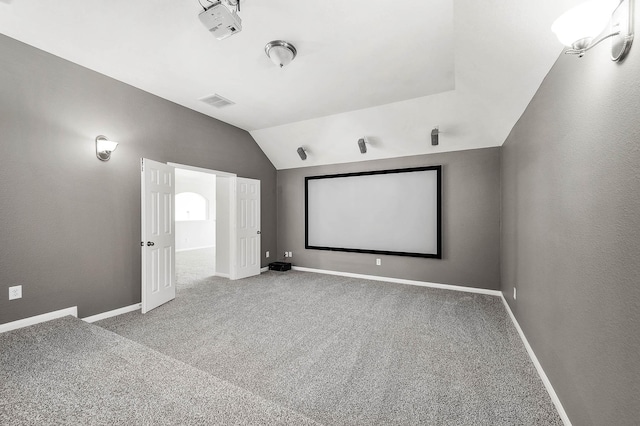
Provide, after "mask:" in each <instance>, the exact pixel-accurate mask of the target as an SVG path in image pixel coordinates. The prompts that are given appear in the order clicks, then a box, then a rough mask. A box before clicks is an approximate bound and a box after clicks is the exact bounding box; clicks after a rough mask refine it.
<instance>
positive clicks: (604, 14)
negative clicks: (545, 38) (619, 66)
mask: <svg viewBox="0 0 640 426" xmlns="http://www.w3.org/2000/svg"><path fill="white" fill-rule="evenodd" d="M632 1H633V0H622V1H620V0H590V1H587V2H586V3H582V4H580V5H578V6H576V7H574V8H573V9H570V10H568V11H566V12H565V13H563V14H562V15H561V16H560V17H559V18H558V19H556V20H555V22H554V23H553V25H552V26H551V31H553V32H554V33H555V35H556V36H557V37H558V40H560V42H561V43H562V44H564V45H565V46H568V47H569V49H567V50H566V51H565V52H564V53H568V54H573V55H578V56H579V57H582V56H583V55H584V54H585V52H586V51H587V50H589V49H591V48H593V47H594V46H596V45H597V44H599V43H600V42H601V41H603V40H605V39H608V38H611V60H612V61H616V62H618V61H621V60H622V59H624V57H625V56H626V54H627V52H628V51H629V48H630V47H631V42H632V41H633V21H632V19H633V10H632V4H631V2H632ZM616 6H617V7H616ZM612 11H613V13H612ZM609 22H610V23H611V30H610V31H609V34H606V35H604V36H602V37H600V38H598V39H596V37H598V35H600V34H601V33H602V32H603V30H604V29H605V27H606V26H607V24H608V23H609Z"/></svg>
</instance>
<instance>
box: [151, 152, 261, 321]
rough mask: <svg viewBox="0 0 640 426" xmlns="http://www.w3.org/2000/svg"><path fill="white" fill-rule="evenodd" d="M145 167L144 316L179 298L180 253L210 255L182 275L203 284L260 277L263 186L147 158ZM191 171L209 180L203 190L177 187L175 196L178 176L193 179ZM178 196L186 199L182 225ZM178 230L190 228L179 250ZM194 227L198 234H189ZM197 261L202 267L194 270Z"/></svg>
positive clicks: (184, 185)
mask: <svg viewBox="0 0 640 426" xmlns="http://www.w3.org/2000/svg"><path fill="white" fill-rule="evenodd" d="M140 166H141V167H140V171H141V181H140V182H141V191H140V192H141V228H142V229H141V230H142V232H141V240H140V241H141V244H140V245H141V257H142V302H141V304H142V313H143V314H144V313H146V312H149V311H150V310H152V309H155V308H157V307H158V306H160V305H162V304H164V303H167V302H168V301H170V300H173V299H174V298H175V297H176V276H177V274H176V252H177V250H181V251H182V252H186V251H195V250H200V249H207V250H209V251H208V252H202V253H201V256H196V257H198V258H200V260H198V259H191V260H186V261H185V262H183V263H184V264H183V265H182V266H186V269H182V271H181V272H180V274H182V275H183V276H184V274H185V271H186V274H194V275H195V277H194V278H195V280H199V282H202V279H205V280H206V279H207V278H210V277H211V276H212V275H215V276H219V277H224V278H229V279H231V280H237V279H241V278H246V277H250V276H254V275H258V274H260V269H261V268H260V227H259V226H260V181H259V180H256V179H248V178H242V177H238V176H237V175H235V174H233V173H226V172H219V171H214V170H209V169H203V168H199V167H193V166H187V165H183V164H177V163H161V162H158V161H154V160H150V159H147V158H142V159H141V161H140ZM186 171H190V172H198V173H202V174H205V175H208V176H209V178H210V179H209V180H208V181H207V182H208V183H204V184H202V185H200V184H198V185H200V186H197V185H196V186H193V185H195V184H193V185H192V186H191V187H189V186H188V185H187V184H184V182H181V183H178V185H180V188H179V189H178V190H177V191H176V182H175V177H176V173H177V174H179V175H181V176H182V175H184V176H189V175H190V174H188V173H183V172H186ZM191 176H196V175H193V174H191ZM211 178H213V179H211ZM179 179H180V178H179ZM176 194H181V195H180V204H179V205H178V206H177V209H178V218H179V219H180V220H177V221H176V203H175V198H176ZM182 225H184V226H182ZM177 227H181V228H187V229H186V231H185V230H184V229H183V230H182V231H185V232H181V233H180V235H179V236H178V237H177V239H178V241H177V242H178V244H179V245H178V247H176V228H177ZM189 227H192V228H193V227H195V228H197V229H196V231H195V232H194V230H193V229H191V232H188V231H189V229H188V228H189ZM205 228H208V229H209V232H205V231H203V229H205ZM211 249H213V250H211ZM178 253H180V252H179V251H178ZM192 261H193V262H197V263H198V265H197V266H195V267H193V265H192V266H191V267H190V266H189V264H190V263H192ZM182 266H181V268H182ZM182 281H185V280H184V279H183V280H182Z"/></svg>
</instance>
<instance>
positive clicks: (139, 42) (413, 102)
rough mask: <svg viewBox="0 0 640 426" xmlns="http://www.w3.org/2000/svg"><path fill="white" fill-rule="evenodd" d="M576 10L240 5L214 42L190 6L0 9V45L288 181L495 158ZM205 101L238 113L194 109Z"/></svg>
mask: <svg viewBox="0 0 640 426" xmlns="http://www.w3.org/2000/svg"><path fill="white" fill-rule="evenodd" d="M202 1H203V3H204V2H206V0H202ZM577 3H579V0H555V1H554V0H543V1H537V2H523V1H519V0H511V1H509V0H485V1H482V2H478V1H477V0H431V1H428V2H427V1H424V0H405V1H403V2H385V1H379V0H378V1H371V0H350V1H337V0H322V1H320V0H315V1H299V2H291V1H285V0H271V1H258V0H246V1H244V0H243V1H242V2H241V6H242V9H241V13H240V16H241V17H242V24H243V29H242V32H240V33H239V34H237V35H234V36H232V37H230V38H228V39H226V40H222V41H218V40H216V39H215V38H214V37H213V35H211V34H210V33H209V32H208V31H207V30H206V29H205V28H204V26H203V25H202V24H201V23H200V21H199V20H198V17H197V15H198V13H199V12H200V11H201V10H202V7H201V6H200V5H199V4H198V2H197V0H190V1H181V2H176V1H175V0H153V1H152V0H136V1H122V0H120V1H118V0H111V1H108V0H93V1H87V0H65V1H64V2H43V1H38V0H13V1H12V0H0V31H1V32H2V33H4V34H6V35H8V36H10V37H13V38H15V39H18V40H21V41H23V42H25V43H28V44H30V45H33V46H35V47H38V48H40V49H42V50H45V51H48V52H51V53H53V54H55V55H57V56H60V57H62V58H65V59H68V60H70V61H72V62H75V63H78V64H80V65H83V66H85V67H88V68H90V69H93V70H95V71H98V72H100V73H103V74H105V75H108V76H110V77H113V78H116V79H118V80H120V81H123V82H125V83H128V84H131V85H133V86H136V87H139V88H141V89H143V90H146V91H148V92H150V93H153V94H155V95H158V96H160V97H163V98H165V99H168V100H171V101H173V102H176V103H178V104H180V105H184V106H185V107H188V108H191V109H193V110H196V111H199V112H201V113H203V114H206V115H209V116H211V117H214V118H217V119H219V120H222V121H225V122H227V123H230V124H233V125H235V126H238V127H240V128H243V129H245V130H248V131H249V132H250V133H251V135H252V136H253V138H254V139H255V140H256V142H257V143H258V144H259V145H260V147H261V148H262V149H263V151H264V152H265V153H266V154H267V156H268V157H269V159H270V160H271V161H272V162H273V164H274V165H275V166H276V168H278V169H285V168H292V167H302V166H312V165H319V164H332V163H342V162H351V161H361V160H364V159H377V158H389V157H397V156H405V155H415V154H425V153H430V152H442V151H452V150H461V149H472V148H480V147H488V146H499V145H501V144H502V143H503V142H504V140H505V138H506V137H507V135H508V133H509V131H510V130H511V128H512V127H513V125H514V124H515V123H516V121H517V120H518V118H519V117H520V115H521V114H522V112H523V111H524V109H525V108H526V106H527V104H528V103H529V101H530V100H531V98H532V96H533V94H534V93H535V91H536V90H537V88H538V87H539V85H540V83H541V82H542V79H543V78H544V76H545V75H546V73H547V72H548V71H549V69H550V68H551V66H552V65H553V62H554V61H555V60H556V59H557V57H558V55H559V54H560V52H561V50H562V46H561V45H560V44H559V43H558V42H557V41H556V40H555V37H554V36H553V35H552V33H551V31H550V29H549V28H550V26H551V23H552V22H553V20H554V19H555V18H556V17H557V16H559V15H560V14H561V13H562V12H563V11H564V10H565V9H567V8H569V7H571V6H573V5H575V4H577ZM275 39H283V40H286V41H289V42H291V43H293V44H294V45H295V46H296V48H297V49H298V56H297V57H296V59H295V60H294V61H293V62H292V63H291V64H290V65H289V66H288V67H285V68H283V69H279V68H277V67H276V66H275V65H273V64H272V63H271V62H270V61H269V59H268V58H267V57H266V55H265V54H264V45H265V44H266V43H267V42H269V41H271V40H275ZM214 93H218V94H220V95H222V96H224V97H225V98H227V99H230V100H232V101H233V102H235V103H236V104H235V105H232V106H229V107H226V108H223V109H216V108H214V107H211V106H209V105H206V104H204V103H202V102H200V101H198V99H199V98H202V97H204V96H207V95H211V94H214ZM436 125H437V126H439V127H440V130H441V131H442V132H443V133H442V134H441V137H440V145H439V146H438V147H432V146H431V144H430V136H429V134H430V132H431V129H432V128H433V127H434V126H436ZM361 137H367V139H368V141H369V149H368V152H367V154H366V155H362V154H360V152H359V150H358V146H357V140H358V139H359V138H361ZM123 142H124V141H123ZM299 146H303V147H305V149H307V150H308V152H309V157H308V159H307V160H306V161H304V162H302V161H301V160H300V158H299V157H298V155H297V153H296V149H297V147H299Z"/></svg>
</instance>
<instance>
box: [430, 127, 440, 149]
mask: <svg viewBox="0 0 640 426" xmlns="http://www.w3.org/2000/svg"><path fill="white" fill-rule="evenodd" d="M438 135H440V130H439V129H438V126H436V127H434V128H433V130H431V145H433V146H436V145H438V143H439V141H438V139H439V136H438Z"/></svg>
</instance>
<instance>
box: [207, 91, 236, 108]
mask: <svg viewBox="0 0 640 426" xmlns="http://www.w3.org/2000/svg"><path fill="white" fill-rule="evenodd" d="M199 100H200V101H202V102H204V103H205V104H208V105H211V106H214V107H216V108H223V107H226V106H229V105H234V104H235V102H231V101H230V100H229V99H226V98H223V97H222V96H220V95H218V94H217V93H216V94H214V95H211V96H205V97H204V98H200V99H199Z"/></svg>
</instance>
